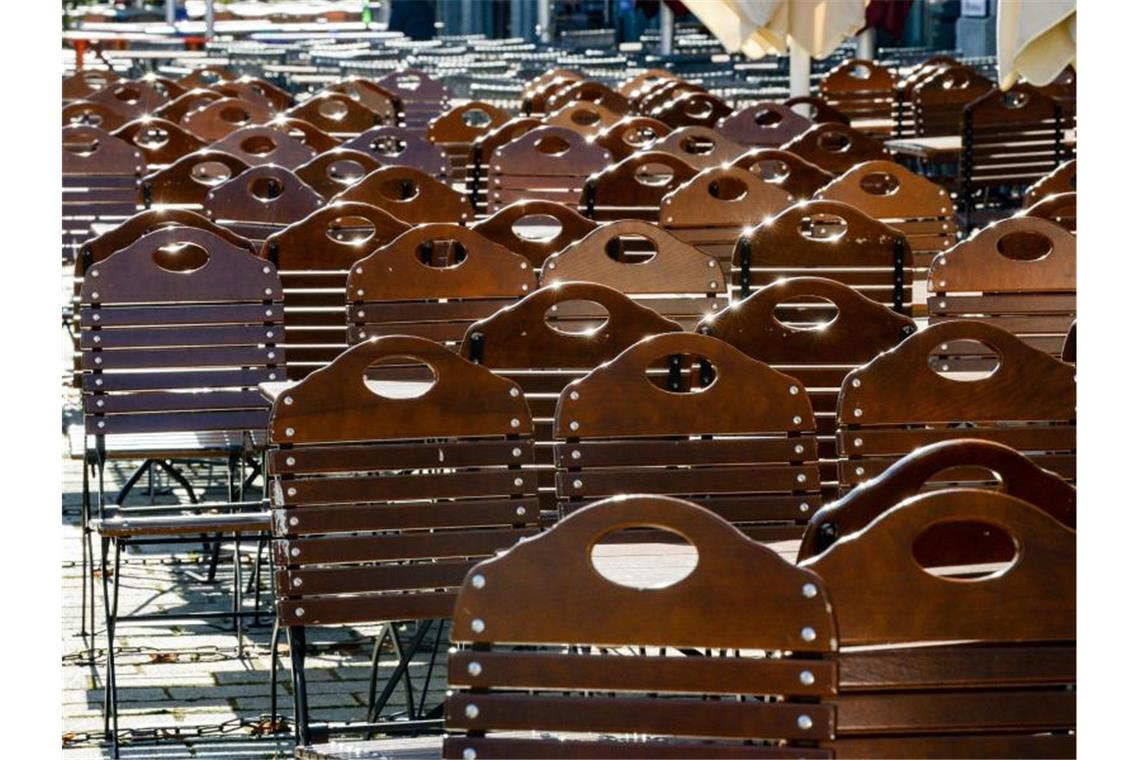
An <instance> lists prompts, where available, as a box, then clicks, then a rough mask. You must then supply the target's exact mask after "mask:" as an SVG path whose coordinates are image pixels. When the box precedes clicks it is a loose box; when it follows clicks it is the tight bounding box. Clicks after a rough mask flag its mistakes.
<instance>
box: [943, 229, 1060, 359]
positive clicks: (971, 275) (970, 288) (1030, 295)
mask: <svg viewBox="0 0 1140 760" xmlns="http://www.w3.org/2000/svg"><path fill="white" fill-rule="evenodd" d="M927 289H928V290H929V291H930V296H929V298H928V305H929V309H928V310H929V312H930V321H931V323H932V324H933V323H937V322H943V321H946V320H954V319H962V318H966V319H975V320H981V321H984V322H988V323H990V324H993V325H996V326H998V327H1001V328H1002V329H1004V330H1007V331H1009V332H1011V333H1013V334H1014V335H1016V336H1017V337H1019V338H1021V339H1022V340H1023V341H1025V342H1026V343H1027V344H1029V345H1031V346H1033V347H1034V348H1037V349H1040V350H1042V351H1046V352H1048V353H1050V354H1052V355H1053V356H1060V355H1061V348H1062V346H1064V343H1065V334H1066V333H1067V332H1068V330H1069V325H1070V324H1072V322H1073V320H1074V319H1075V318H1076V316H1077V240H1076V238H1075V237H1073V236H1072V235H1070V234H1069V233H1068V232H1066V231H1065V230H1063V229H1062V228H1061V227H1059V226H1057V225H1055V224H1053V223H1052V222H1047V221H1044V220H1042V219H1035V218H1032V217H1019V218H1013V219H1005V220H1003V221H1000V222H997V223H995V224H991V225H990V226H989V227H986V228H985V229H983V230H981V231H980V232H978V233H977V234H975V235H974V236H973V237H971V238H969V239H968V240H963V241H962V242H961V243H959V244H958V245H956V246H954V247H953V248H951V249H950V250H949V251H947V252H946V253H943V254H940V255H939V256H938V257H937V258H936V259H935V260H934V263H933V265H932V266H931V268H930V283H929V284H928V286H927Z"/></svg>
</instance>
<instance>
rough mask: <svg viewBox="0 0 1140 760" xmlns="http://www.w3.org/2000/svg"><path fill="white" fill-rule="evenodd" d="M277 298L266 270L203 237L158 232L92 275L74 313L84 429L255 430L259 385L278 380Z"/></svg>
mask: <svg viewBox="0 0 1140 760" xmlns="http://www.w3.org/2000/svg"><path fill="white" fill-rule="evenodd" d="M281 298H282V291H281V281H280V280H279V279H278V278H277V272H276V271H275V270H274V268H273V265H272V264H270V263H269V262H267V261H264V260H262V259H260V258H258V257H257V256H255V255H254V254H252V253H251V252H250V251H249V250H247V249H246V248H244V247H238V246H235V245H233V244H231V243H230V242H228V241H227V240H225V239H223V238H221V237H218V236H216V235H213V234H211V233H210V232H208V231H206V230H202V229H196V228H190V227H167V228H163V229H159V230H156V231H154V232H151V233H149V234H146V235H144V236H142V237H141V238H139V239H137V240H135V241H134V242H133V243H131V244H130V245H128V246H127V247H126V248H123V249H122V250H120V251H118V252H117V253H114V254H112V255H111V256H109V257H108V258H106V259H104V260H103V261H101V262H99V263H97V264H95V265H94V266H92V267H91V268H90V269H89V270H88V271H87V276H86V278H85V279H84V281H83V287H82V289H81V290H80V307H79V324H80V328H81V332H80V336H79V345H80V348H81V351H82V371H83V377H82V387H83V396H84V399H83V403H84V421H85V424H86V429H87V432H88V433H89V434H92V435H111V434H139V433H170V432H200V431H235V432H239V433H240V432H242V431H259V430H263V429H264V427H265V422H266V418H267V414H268V410H269V405H268V403H267V402H266V401H265V400H264V398H263V397H262V396H261V394H260V393H259V392H258V391H257V384H258V383H260V382H265V381H269V380H278V379H281V380H283V379H285V372H284V367H285V355H284V351H283V349H282V348H281V346H280V343H281V338H282V312H283V310H282V304H281ZM187 391H193V392H187ZM207 391H208V392H207Z"/></svg>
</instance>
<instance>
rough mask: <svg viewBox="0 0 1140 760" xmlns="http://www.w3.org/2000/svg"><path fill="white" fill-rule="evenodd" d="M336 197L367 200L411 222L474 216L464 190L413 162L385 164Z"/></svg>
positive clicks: (466, 219)
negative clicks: (415, 165) (460, 190)
mask: <svg viewBox="0 0 1140 760" xmlns="http://www.w3.org/2000/svg"><path fill="white" fill-rule="evenodd" d="M333 200H334V201H359V202H360V203H367V204H368V205H370V206H376V207H377V208H380V209H383V210H385V211H387V212H388V213H389V214H391V215H392V216H394V217H396V218H397V219H399V220H400V221H402V222H407V223H408V224H424V223H428V222H453V223H459V222H466V221H469V220H471V219H473V218H474V216H475V211H474V209H472V208H471V203H470V202H469V201H468V200H467V198H465V197H464V196H463V195H462V194H461V193H458V192H456V191H455V190H453V189H452V188H451V187H450V186H449V185H445V184H444V183H442V182H440V181H439V180H437V179H435V178H434V177H429V176H428V175H427V174H424V173H423V172H421V171H420V170H418V169H414V168H412V167H410V166H382V167H380V168H379V169H377V170H376V171H374V172H370V173H369V174H368V175H367V176H365V178H364V179H362V180H360V181H359V182H357V183H356V184H354V185H352V186H351V187H349V188H348V189H346V190H343V191H341V192H340V194H339V195H335V196H333Z"/></svg>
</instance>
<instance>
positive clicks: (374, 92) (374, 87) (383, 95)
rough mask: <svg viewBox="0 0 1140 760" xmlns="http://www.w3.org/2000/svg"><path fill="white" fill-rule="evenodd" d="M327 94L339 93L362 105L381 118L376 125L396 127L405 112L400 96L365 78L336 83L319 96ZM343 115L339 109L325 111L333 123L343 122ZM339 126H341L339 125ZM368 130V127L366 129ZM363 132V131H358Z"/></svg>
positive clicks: (341, 127)
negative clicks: (339, 117) (341, 117)
mask: <svg viewBox="0 0 1140 760" xmlns="http://www.w3.org/2000/svg"><path fill="white" fill-rule="evenodd" d="M326 93H338V94H340V95H347V96H348V97H349V98H351V99H352V100H354V101H356V102H358V103H360V104H361V105H362V106H364V107H365V108H367V109H368V110H369V111H372V112H374V113H376V114H377V115H378V116H379V118H378V119H376V120H375V122H374V123H376V124H387V125H389V126H396V124H397V123H398V122H399V120H400V115H401V112H402V110H403V103H402V101H401V100H400V96H399V95H397V94H396V93H394V92H392V91H391V90H389V89H388V88H386V87H383V86H381V85H379V84H377V83H376V82H373V81H372V80H371V79H365V78H364V77H349V78H347V79H343V80H341V81H339V82H334V83H333V84H330V85H328V86H326V87H325V88H324V89H323V90H321V92H320V93H318V95H323V94H326ZM340 113H341V111H340V109H339V108H328V107H326V108H325V109H324V114H323V115H324V116H325V118H326V119H327V120H329V121H331V122H336V121H338V120H339V121H343V119H338V116H339V114H340ZM337 126H340V125H339V124H338V125H337ZM364 129H368V127H364ZM333 131H340V132H344V131H352V130H346V129H345V127H343V126H340V128H339V129H335V130H333ZM356 131H358V132H359V131H363V130H356Z"/></svg>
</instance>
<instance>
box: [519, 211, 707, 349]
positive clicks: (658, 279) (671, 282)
mask: <svg viewBox="0 0 1140 760" xmlns="http://www.w3.org/2000/svg"><path fill="white" fill-rule="evenodd" d="M626 243H628V245H629V247H628V249H624V250H623V247H624V246H625V245H626ZM634 246H637V248H636V249H635V248H634ZM571 280H582V281H586V282H599V283H601V284H603V285H608V286H610V287H611V288H614V289H615V290H618V291H620V292H622V293H625V294H626V295H627V296H629V297H630V298H632V299H633V300H635V301H638V302H639V303H641V304H642V305H644V306H648V307H649V308H651V309H653V310H654V311H656V312H657V313H658V314H661V315H662V316H664V317H666V318H668V319H672V320H673V321H675V322H678V323H680V324H681V325H682V326H683V327H685V329H691V328H692V327H694V326H695V325H696V323H697V322H698V321H700V319H701V318H702V317H704V316H706V315H708V314H711V313H712V312H714V311H716V310H717V308H719V307H720V306H723V305H724V304H726V303H727V299H728V288H727V286H726V284H725V277H724V273H723V272H722V271H721V269H720V267H719V266H717V262H716V259H714V258H712V257H711V256H708V255H706V254H704V253H701V252H700V251H698V250H697V249H696V248H693V247H692V246H691V245H689V244H688V243H685V242H682V241H680V240H678V239H677V238H675V237H673V236H672V235H670V234H669V233H668V232H665V231H664V230H662V229H661V228H660V227H658V226H656V225H654V224H650V223H649V222H643V221H639V220H626V221H621V222H610V223H608V224H603V225H601V226H600V227H598V228H597V229H596V230H594V231H593V232H590V233H589V234H587V235H586V236H585V237H584V238H582V239H581V240H579V241H578V242H576V243H573V244H572V245H570V246H569V247H567V248H565V249H564V250H562V251H561V252H560V253H557V254H555V255H554V256H551V257H550V258H549V259H547V261H546V263H545V264H543V267H542V273H541V275H540V276H539V285H540V286H546V285H552V284H555V283H558V282H567V281H571Z"/></svg>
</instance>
